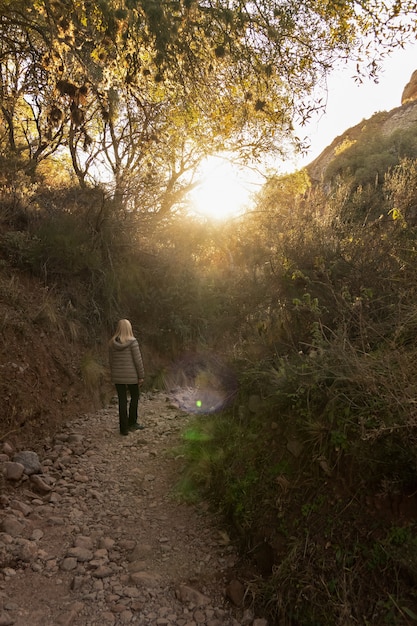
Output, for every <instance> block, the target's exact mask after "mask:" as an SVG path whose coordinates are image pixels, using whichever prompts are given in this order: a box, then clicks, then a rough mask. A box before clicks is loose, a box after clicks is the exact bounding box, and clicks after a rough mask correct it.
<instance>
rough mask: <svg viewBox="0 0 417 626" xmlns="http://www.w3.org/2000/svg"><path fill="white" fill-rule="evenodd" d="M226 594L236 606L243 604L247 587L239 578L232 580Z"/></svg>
mask: <svg viewBox="0 0 417 626" xmlns="http://www.w3.org/2000/svg"><path fill="white" fill-rule="evenodd" d="M226 596H227V597H228V598H229V600H230V602H232V604H234V605H235V606H242V605H243V599H244V597H245V587H244V586H243V585H242V583H241V582H240V581H239V580H231V581H230V583H229V584H228V585H227V587H226Z"/></svg>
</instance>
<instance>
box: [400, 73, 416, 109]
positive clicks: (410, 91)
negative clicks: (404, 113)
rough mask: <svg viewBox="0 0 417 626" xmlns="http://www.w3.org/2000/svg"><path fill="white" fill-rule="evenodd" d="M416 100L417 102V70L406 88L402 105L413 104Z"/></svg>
mask: <svg viewBox="0 0 417 626" xmlns="http://www.w3.org/2000/svg"><path fill="white" fill-rule="evenodd" d="M414 100H417V70H415V71H414V72H413V73H412V75H411V78H410V80H409V82H408V83H407V84H406V86H405V87H404V91H403V94H402V96H401V104H406V103H407V102H413V101H414Z"/></svg>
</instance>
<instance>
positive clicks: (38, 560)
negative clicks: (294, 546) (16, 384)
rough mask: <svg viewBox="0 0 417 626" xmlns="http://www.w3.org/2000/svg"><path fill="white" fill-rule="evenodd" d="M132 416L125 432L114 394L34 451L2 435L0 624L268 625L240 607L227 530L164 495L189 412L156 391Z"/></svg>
mask: <svg viewBox="0 0 417 626" xmlns="http://www.w3.org/2000/svg"><path fill="white" fill-rule="evenodd" d="M140 415H141V417H140V420H141V421H142V422H143V424H144V425H145V429H144V430H141V431H136V432H133V433H130V434H129V436H127V437H122V436H121V435H119V433H118V417H117V406H116V405H112V406H111V407H109V408H108V409H104V410H101V411H98V412H97V413H95V414H92V415H84V416H82V417H80V418H78V419H75V420H73V421H72V422H71V423H68V424H67V425H66V426H65V427H63V429H62V432H60V433H58V434H57V435H56V436H55V437H54V438H53V439H51V440H49V441H46V442H45V443H44V445H43V449H42V450H36V451H34V450H21V451H19V450H13V448H12V447H11V446H10V445H8V444H7V442H4V443H3V450H2V452H3V453H2V454H1V455H0V464H1V465H2V470H3V471H2V474H3V478H2V481H3V484H2V494H1V501H0V505H1V508H0V626H9V625H10V626H12V625H13V626H95V625H100V626H106V625H109V626H116V625H119V624H137V625H143V626H145V625H149V626H151V625H152V626H221V625H222V626H240V625H244V624H246V625H248V626H267V625H266V621H265V620H264V619H262V618H256V617H255V616H254V615H253V614H252V613H251V611H250V610H248V609H246V610H244V609H243V608H240V606H241V604H242V599H243V588H242V587H241V586H240V585H239V583H238V582H237V581H236V580H233V575H232V574H231V572H233V568H234V566H235V564H236V562H237V555H236V553H235V552H234V549H233V547H232V545H231V544H230V542H229V541H228V537H227V534H226V533H225V532H224V531H223V530H222V529H221V527H220V526H218V525H217V523H216V520H214V519H213V517H212V516H211V515H210V513H209V512H208V511H207V510H205V509H204V507H203V506H199V507H194V506H190V505H187V504H185V503H183V502H180V501H179V500H178V499H176V498H175V497H173V490H174V487H175V482H176V480H177V479H178V477H179V475H180V471H181V464H182V460H181V458H176V457H175V455H174V454H173V453H172V451H173V449H175V446H176V445H177V444H178V443H179V441H180V433H181V431H182V430H183V428H184V426H185V425H186V423H187V420H189V419H190V418H189V416H188V415H187V414H186V413H185V412H183V411H180V410H179V409H178V408H176V406H175V405H173V404H172V403H171V402H170V401H169V399H168V398H167V397H166V396H165V395H164V394H143V395H142V397H141V404H140Z"/></svg>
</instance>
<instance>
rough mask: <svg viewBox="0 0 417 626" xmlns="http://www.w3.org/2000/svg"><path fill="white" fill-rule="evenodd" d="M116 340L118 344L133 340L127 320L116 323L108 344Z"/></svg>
mask: <svg viewBox="0 0 417 626" xmlns="http://www.w3.org/2000/svg"><path fill="white" fill-rule="evenodd" d="M116 339H118V340H119V341H120V343H126V342H127V341H130V340H131V339H135V336H134V334H133V330H132V324H131V323H130V322H129V320H119V321H118V322H117V327H116V332H115V333H114V335H113V337H112V338H111V339H110V343H111V342H112V341H115V340H116Z"/></svg>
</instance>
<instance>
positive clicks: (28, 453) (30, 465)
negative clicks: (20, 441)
mask: <svg viewBox="0 0 417 626" xmlns="http://www.w3.org/2000/svg"><path fill="white" fill-rule="evenodd" d="M13 461H14V462H15V463H21V464H22V465H23V466H24V468H25V474H27V475H28V476H30V475H31V474H40V473H41V472H42V466H41V464H40V461H39V457H38V455H37V454H36V452H33V451H32V450H22V451H21V452H16V454H15V455H14V457H13Z"/></svg>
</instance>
